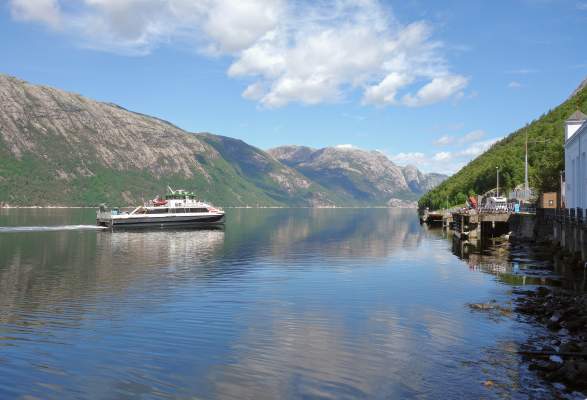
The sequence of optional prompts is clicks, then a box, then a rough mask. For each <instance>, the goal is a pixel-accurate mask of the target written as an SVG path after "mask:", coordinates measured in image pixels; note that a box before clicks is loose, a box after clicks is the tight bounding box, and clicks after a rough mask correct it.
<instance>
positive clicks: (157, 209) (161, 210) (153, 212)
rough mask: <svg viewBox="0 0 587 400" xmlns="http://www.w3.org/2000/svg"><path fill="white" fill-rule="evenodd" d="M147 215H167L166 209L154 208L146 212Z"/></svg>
mask: <svg viewBox="0 0 587 400" xmlns="http://www.w3.org/2000/svg"><path fill="white" fill-rule="evenodd" d="M148 213H149V214H167V208H155V209H153V210H149V211H148Z"/></svg>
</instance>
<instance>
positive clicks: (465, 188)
mask: <svg viewBox="0 0 587 400" xmlns="http://www.w3.org/2000/svg"><path fill="white" fill-rule="evenodd" d="M576 110H581V111H583V112H587V88H584V89H583V90H581V91H580V92H579V93H577V94H576V95H575V96H573V97H571V98H570V99H568V100H567V101H565V102H564V103H562V104H561V105H559V106H558V107H556V108H555V109H553V110H551V111H549V112H548V113H546V114H544V115H542V116H541V117H540V118H538V119H537V120H535V121H533V122H532V123H530V124H528V125H526V126H525V127H524V128H522V129H519V130H517V131H516V132H514V133H512V134H510V135H509V136H508V137H506V138H505V139H503V140H501V141H499V142H497V143H495V144H494V145H493V146H492V147H491V148H490V149H489V150H488V151H486V152H485V153H483V154H482V155H480V156H479V157H477V158H476V159H474V160H473V161H471V162H470V163H469V164H468V165H467V166H465V167H463V168H462V169H461V170H460V171H459V172H457V173H456V174H455V175H453V176H451V177H450V178H449V179H447V180H446V181H444V182H443V183H442V184H441V185H439V186H438V187H436V188H435V189H433V190H431V191H430V192H428V193H426V194H425V195H424V196H423V197H422V198H421V199H420V201H419V206H420V207H421V208H423V207H429V208H431V209H439V208H443V207H446V205H447V202H448V205H449V206H453V205H457V204H462V203H464V202H465V200H466V198H467V196H468V195H472V194H483V193H485V192H487V191H488V190H491V189H494V188H495V186H496V171H495V168H496V167H499V186H500V191H501V190H502V189H503V190H511V189H513V188H514V187H515V186H517V185H519V184H522V183H523V182H524V154H525V150H524V149H525V138H526V134H527V135H528V142H529V145H528V164H529V179H530V186H531V187H533V188H536V189H537V190H538V191H539V192H549V191H558V190H559V187H560V183H559V182H560V171H561V170H563V169H564V147H563V146H564V122H565V121H566V120H567V118H568V117H569V116H570V115H571V114H572V113H573V112H575V111H576Z"/></svg>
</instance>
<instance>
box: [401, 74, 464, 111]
mask: <svg viewBox="0 0 587 400" xmlns="http://www.w3.org/2000/svg"><path fill="white" fill-rule="evenodd" d="M467 83H468V79H467V78H465V77H463V76H460V75H445V76H439V77H435V78H433V79H432V81H430V82H429V83H427V84H426V85H424V87H422V88H421V89H420V90H418V93H416V95H415V96H412V95H410V94H407V95H405V96H404V97H403V103H404V104H405V105H407V106H410V107H420V106H427V105H429V104H433V103H438V102H439V101H442V100H446V99H448V98H449V97H451V96H453V95H454V94H457V93H459V92H461V91H462V90H463V89H464V88H465V86H467Z"/></svg>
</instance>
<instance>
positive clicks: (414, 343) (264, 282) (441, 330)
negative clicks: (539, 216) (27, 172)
mask: <svg viewBox="0 0 587 400" xmlns="http://www.w3.org/2000/svg"><path fill="white" fill-rule="evenodd" d="M93 218H94V216H93V211H91V210H42V211H39V210H0V225H3V226H17V225H28V226H43V225H50V224H63V225H87V224H91V223H92V221H93ZM467 260H469V262H471V256H468V258H467ZM531 262H532V261H531V260H526V261H524V260H522V261H520V265H521V268H523V267H525V265H526V264H528V263H531ZM474 264H475V265H478V264H481V263H478V262H474ZM509 290H510V289H509V286H508V285H506V284H504V283H503V282H499V281H496V280H495V279H493V276H492V275H490V274H485V273H479V272H478V271H477V270H476V269H473V270H470V269H469V268H467V265H466V264H465V263H464V262H463V261H462V260H460V259H459V258H458V257H456V256H455V255H454V254H453V253H452V252H451V245H450V242H449V241H448V240H447V238H446V237H445V236H444V234H443V233H442V231H439V230H434V229H432V230H429V229H427V228H426V227H423V226H420V225H419V223H418V218H417V215H416V213H415V212H414V211H412V210H397V209H262V210H259V209H246V210H228V215H227V224H226V227H225V229H224V230H214V231H209V230H195V231H190V230H183V231H137V232H133V231H126V232H102V231H98V232H96V231H91V230H79V231H76V230H68V231H37V232H32V231H31V232H29V231H22V230H20V231H14V232H10V231H8V232H7V231H3V232H0V398H19V397H26V396H30V397H31V398H34V397H37V398H48V399H68V398H97V399H110V398H220V399H232V398H234V399H273V398H299V397H310V398H316V397H319V398H365V397H369V398H370V397H375V398H479V397H485V398H502V397H507V398H512V397H513V398H516V397H527V396H528V395H534V396H535V397H537V398H541V397H543V398H548V392H547V391H546V392H540V391H539V390H540V389H542V388H541V387H540V385H539V384H538V383H537V382H536V381H534V380H533V378H532V375H531V374H527V373H526V372H525V369H524V368H523V367H521V366H520V363H519V359H518V358H517V355H516V354H515V349H516V343H521V342H523V341H524V340H525V339H526V338H527V337H528V335H529V334H530V333H531V330H532V329H533V328H532V327H531V326H528V325H525V324H523V323H522V322H520V321H516V320H514V319H507V318H504V319H501V320H499V321H498V322H496V321H495V320H490V319H487V318H483V317H482V316H479V315H477V314H474V313H472V312H471V311H470V310H469V308H468V307H466V304H467V303H470V302H480V301H487V299H489V298H491V299H497V300H498V301H499V300H505V299H509ZM487 379H491V380H492V381H494V382H496V384H495V385H494V386H492V387H487V386H485V385H483V384H482V382H484V381H485V380H487Z"/></svg>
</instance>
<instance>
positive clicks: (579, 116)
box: [567, 110, 587, 121]
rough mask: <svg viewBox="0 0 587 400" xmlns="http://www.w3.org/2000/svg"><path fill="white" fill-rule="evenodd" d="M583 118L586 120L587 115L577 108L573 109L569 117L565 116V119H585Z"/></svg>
mask: <svg viewBox="0 0 587 400" xmlns="http://www.w3.org/2000/svg"><path fill="white" fill-rule="evenodd" d="M585 120H587V115H585V114H583V113H582V112H581V111H579V110H577V111H575V112H574V113H573V114H572V115H571V116H570V117H569V118H567V121H585Z"/></svg>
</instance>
